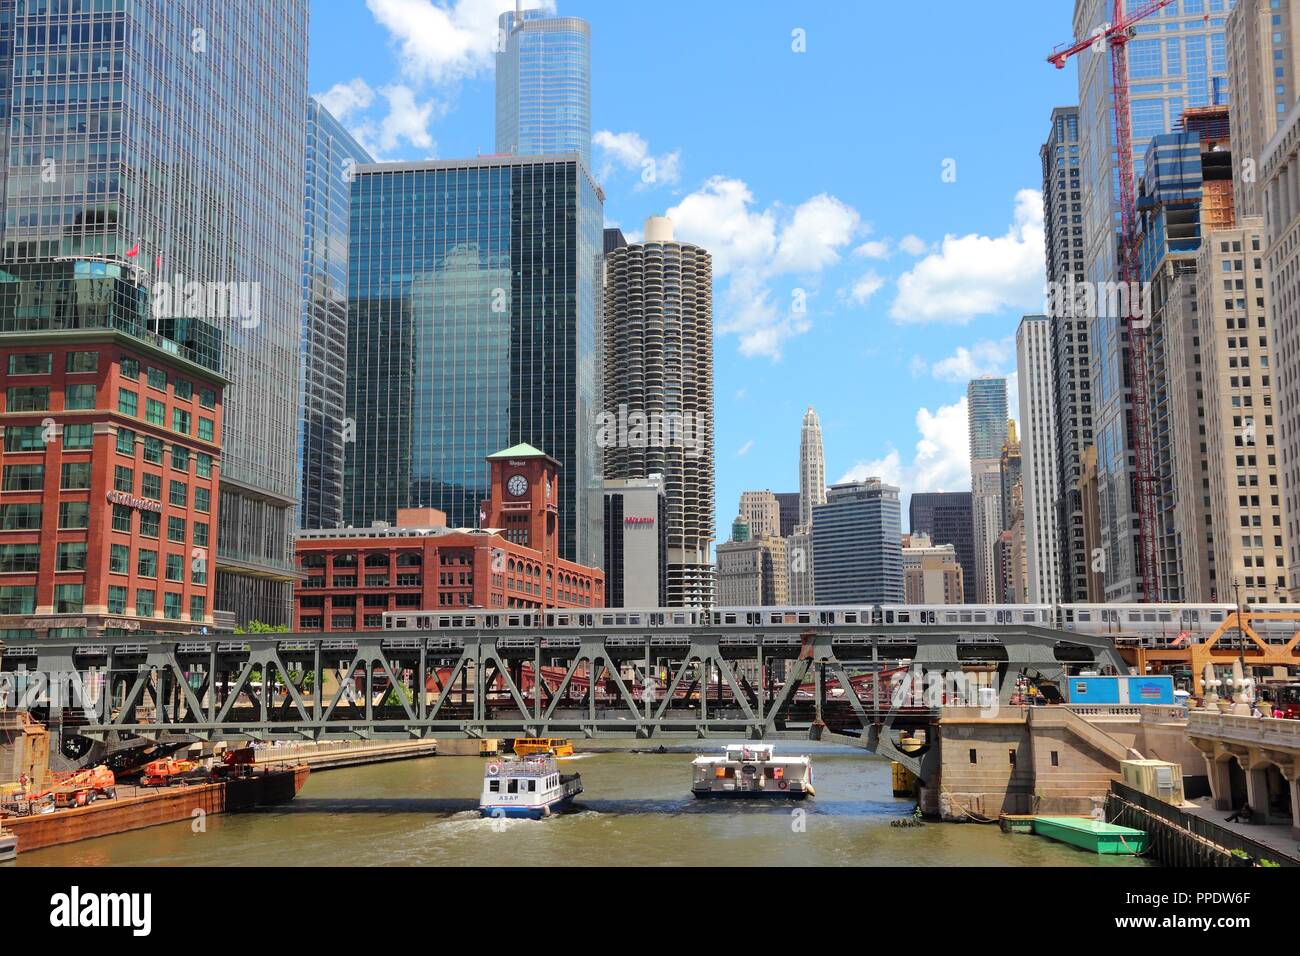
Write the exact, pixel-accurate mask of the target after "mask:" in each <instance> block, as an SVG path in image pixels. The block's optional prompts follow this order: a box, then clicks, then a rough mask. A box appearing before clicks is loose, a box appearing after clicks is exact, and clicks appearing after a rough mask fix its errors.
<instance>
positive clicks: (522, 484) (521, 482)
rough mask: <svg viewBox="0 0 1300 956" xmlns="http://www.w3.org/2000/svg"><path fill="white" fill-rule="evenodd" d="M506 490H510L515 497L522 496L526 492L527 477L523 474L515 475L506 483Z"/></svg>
mask: <svg viewBox="0 0 1300 956" xmlns="http://www.w3.org/2000/svg"><path fill="white" fill-rule="evenodd" d="M506 491H508V492H510V493H511V494H512V495H514V496H515V497H516V498H522V497H523V496H524V495H526V494H527V493H528V479H527V478H525V477H524V476H523V475H515V476H514V477H513V478H511V479H510V481H509V482H508V483H507V484H506Z"/></svg>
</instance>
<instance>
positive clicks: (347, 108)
mask: <svg viewBox="0 0 1300 956" xmlns="http://www.w3.org/2000/svg"><path fill="white" fill-rule="evenodd" d="M316 99H318V100H319V101H320V104H321V106H323V107H325V109H327V110H329V111H330V113H331V115H333V116H334V118H335V119H337V120H338V121H339V122H340V123H346V122H347V121H348V119H350V118H351V116H352V114H353V113H356V112H358V111H363V110H368V109H369V108H370V104H371V103H373V102H374V101H375V91H374V90H372V89H371V88H370V84H369V83H367V82H366V81H365V80H363V79H362V78H361V77H359V76H358V77H357V78H356V79H353V80H350V81H348V82H347V83H335V84H334V85H333V86H331V87H330V88H329V89H328V90H326V91H325V92H324V93H318V94H317V95H316Z"/></svg>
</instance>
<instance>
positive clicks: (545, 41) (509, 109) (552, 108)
mask: <svg viewBox="0 0 1300 956" xmlns="http://www.w3.org/2000/svg"><path fill="white" fill-rule="evenodd" d="M498 28H499V29H498V34H497V37H498V44H497V57H496V83H497V145H496V151H497V152H498V153H509V154H513V155H516V156H550V155H554V154H556V153H578V154H579V155H580V156H582V159H583V162H585V163H586V164H587V166H588V168H590V166H591V27H590V26H589V25H588V24H587V22H586V21H585V20H580V19H578V18H577V17H560V16H554V15H551V14H549V13H546V12H545V11H543V10H522V9H519V8H516V10H514V11H510V12H507V13H503V14H501V17H500V19H499V20H498Z"/></svg>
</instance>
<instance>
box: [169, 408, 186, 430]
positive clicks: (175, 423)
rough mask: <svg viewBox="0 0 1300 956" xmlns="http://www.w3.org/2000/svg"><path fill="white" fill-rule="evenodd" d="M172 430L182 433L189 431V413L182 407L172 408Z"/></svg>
mask: <svg viewBox="0 0 1300 956" xmlns="http://www.w3.org/2000/svg"><path fill="white" fill-rule="evenodd" d="M172 431H174V432H179V433H180V434H182V435H188V434H189V433H190V413H189V412H187V411H185V409H183V408H173V409H172Z"/></svg>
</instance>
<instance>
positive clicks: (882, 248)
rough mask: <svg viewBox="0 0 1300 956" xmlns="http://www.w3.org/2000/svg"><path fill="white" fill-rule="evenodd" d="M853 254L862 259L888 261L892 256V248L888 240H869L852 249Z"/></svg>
mask: <svg viewBox="0 0 1300 956" xmlns="http://www.w3.org/2000/svg"><path fill="white" fill-rule="evenodd" d="M853 254H854V255H855V256H860V257H862V258H863V259H888V258H889V257H890V256H892V255H893V254H894V248H893V246H892V245H890V242H889V240H888V239H870V240H868V241H867V242H864V243H863V244H862V245H860V246H858V247H857V248H856V249H854V250H853Z"/></svg>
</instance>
